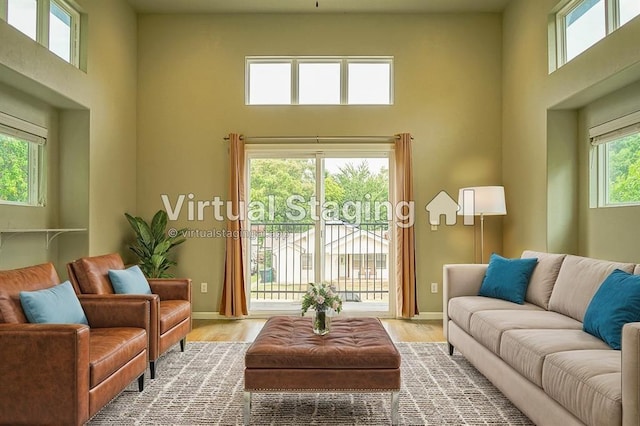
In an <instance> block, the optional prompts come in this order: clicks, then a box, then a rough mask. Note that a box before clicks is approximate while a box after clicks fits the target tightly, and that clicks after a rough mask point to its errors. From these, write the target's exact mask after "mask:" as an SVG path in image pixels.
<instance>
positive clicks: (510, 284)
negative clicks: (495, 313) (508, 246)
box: [478, 253, 538, 305]
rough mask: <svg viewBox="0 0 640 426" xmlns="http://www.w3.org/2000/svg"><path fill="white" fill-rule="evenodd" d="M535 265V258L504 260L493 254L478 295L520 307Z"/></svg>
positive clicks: (536, 262)
mask: <svg viewBox="0 0 640 426" xmlns="http://www.w3.org/2000/svg"><path fill="white" fill-rule="evenodd" d="M537 264H538V259H536V258H528V259H506V258H504V257H502V256H499V255H497V254H495V253H493V254H492V255H491V258H490V259H489V267H488V268H487V272H486V274H485V276H484V280H482V286H480V293H478V294H479V295H480V296H486V297H493V298H496V299H503V300H508V301H510V302H514V303H519V304H521V305H522V304H523V303H524V297H525V296H526V294H527V287H528V286H529V279H530V278H531V274H533V269H534V268H535V267H536V265H537Z"/></svg>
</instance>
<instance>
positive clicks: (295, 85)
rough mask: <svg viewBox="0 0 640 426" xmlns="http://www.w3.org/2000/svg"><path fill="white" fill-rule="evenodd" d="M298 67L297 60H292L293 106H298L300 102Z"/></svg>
mask: <svg viewBox="0 0 640 426" xmlns="http://www.w3.org/2000/svg"><path fill="white" fill-rule="evenodd" d="M298 65H299V61H298V60H297V59H293V60H291V105H298V103H299V100H300V96H299V93H300V90H299V87H300V83H299V80H298Z"/></svg>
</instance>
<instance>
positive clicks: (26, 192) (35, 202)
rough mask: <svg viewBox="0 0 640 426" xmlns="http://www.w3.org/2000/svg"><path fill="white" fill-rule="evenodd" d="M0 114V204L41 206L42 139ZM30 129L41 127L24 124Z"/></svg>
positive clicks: (42, 182) (42, 196)
mask: <svg viewBox="0 0 640 426" xmlns="http://www.w3.org/2000/svg"><path fill="white" fill-rule="evenodd" d="M7 117H8V116H5V115H4V114H0V121H1V122H10V126H9V125H4V124H1V123H0V203H2V204H19V205H29V206H41V205H43V204H44V190H43V186H44V180H43V176H42V166H43V161H44V158H43V157H44V143H45V138H44V137H42V136H39V135H36V134H33V133H30V132H28V131H24V130H21V129H19V128H17V127H23V126H21V124H23V123H24V122H21V120H18V119H15V118H14V117H9V120H6V118H7ZM24 124H25V126H24V127H25V128H27V129H28V130H30V131H33V130H32V129H36V130H35V131H36V132H37V133H40V134H43V132H42V130H44V129H41V128H37V126H33V125H31V124H30V123H24Z"/></svg>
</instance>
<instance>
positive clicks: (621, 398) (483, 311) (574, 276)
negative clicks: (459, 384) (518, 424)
mask: <svg viewBox="0 0 640 426" xmlns="http://www.w3.org/2000/svg"><path fill="white" fill-rule="evenodd" d="M522 257H523V258H525V257H528V258H531V257H535V258H538V264H537V266H536V268H535V269H534V271H533V274H532V276H531V280H530V281H529V286H528V288H527V294H526V298H525V303H524V304H523V305H519V304H516V303H512V302H508V301H505V300H500V299H493V298H488V297H483V296H478V295H477V294H478V291H479V289H480V286H481V284H482V280H483V278H484V275H485V271H486V269H487V265H482V264H474V265H445V266H444V271H443V274H444V277H443V286H444V296H443V297H444V301H443V308H444V316H443V322H444V332H445V335H446V337H447V341H448V343H449V345H450V346H449V350H450V352H453V350H454V348H455V349H456V350H458V351H459V352H460V353H462V355H464V357H465V358H467V359H468V360H469V361H470V362H471V363H472V364H473V365H474V366H475V367H476V368H477V369H478V370H479V371H480V372H481V373H482V374H484V375H485V376H486V377H487V378H488V379H489V380H490V381H491V382H492V383H493V384H494V385H495V386H496V387H497V388H498V389H500V391H501V392H502V393H504V394H505V395H506V396H507V397H508V398H509V399H510V400H511V401H512V402H513V403H514V404H515V405H516V406H517V407H518V408H519V409H520V410H521V411H522V412H523V413H524V414H525V415H527V417H529V418H530V419H531V420H532V421H533V422H534V423H536V424H537V425H561V426H569V425H583V424H587V425H594V426H595V425H624V426H631V425H636V426H637V425H640V323H631V324H627V325H625V326H624V328H623V331H622V350H621V351H620V350H613V349H611V348H610V347H609V346H608V345H607V344H606V343H605V342H603V341H602V340H600V339H598V338H596V337H594V336H592V335H590V334H588V333H586V332H585V331H583V330H582V321H583V319H584V315H585V312H586V310H587V307H588V305H589V302H590V301H591V298H592V297H593V295H594V294H595V292H596V291H597V289H598V288H599V286H600V284H601V283H602V282H603V281H604V279H605V278H606V277H607V276H608V275H609V274H610V273H611V272H612V271H613V270H614V269H616V268H617V269H621V270H623V271H625V272H629V273H634V272H635V273H636V274H640V265H635V264H630V263H616V262H610V261H604V260H597V259H591V258H585V257H579V256H573V255H564V254H549V253H538V252H533V251H525V252H524V253H523V254H522Z"/></svg>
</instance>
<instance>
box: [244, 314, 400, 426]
mask: <svg viewBox="0 0 640 426" xmlns="http://www.w3.org/2000/svg"><path fill="white" fill-rule="evenodd" d="M244 390H245V393H244V423H245V424H249V419H250V416H251V393H252V392H391V423H392V424H397V422H398V393H399V391H400V353H399V352H398V350H397V349H396V347H395V346H394V344H393V342H392V341H391V338H390V337H389V335H388V334H387V332H386V330H385V329H384V327H383V326H382V324H381V323H380V320H378V319H377V318H346V317H338V318H334V319H333V321H332V322H331V332H330V333H329V334H326V335H324V336H318V335H315V334H314V333H313V331H312V330H311V318H310V317H293V316H276V317H272V318H270V319H269V320H268V321H267V322H266V324H265V325H264V327H263V329H262V330H261V331H260V333H259V334H258V336H257V337H256V340H255V341H254V342H253V344H252V345H251V346H250V347H249V349H248V350H247V353H246V354H245V369H244Z"/></svg>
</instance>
